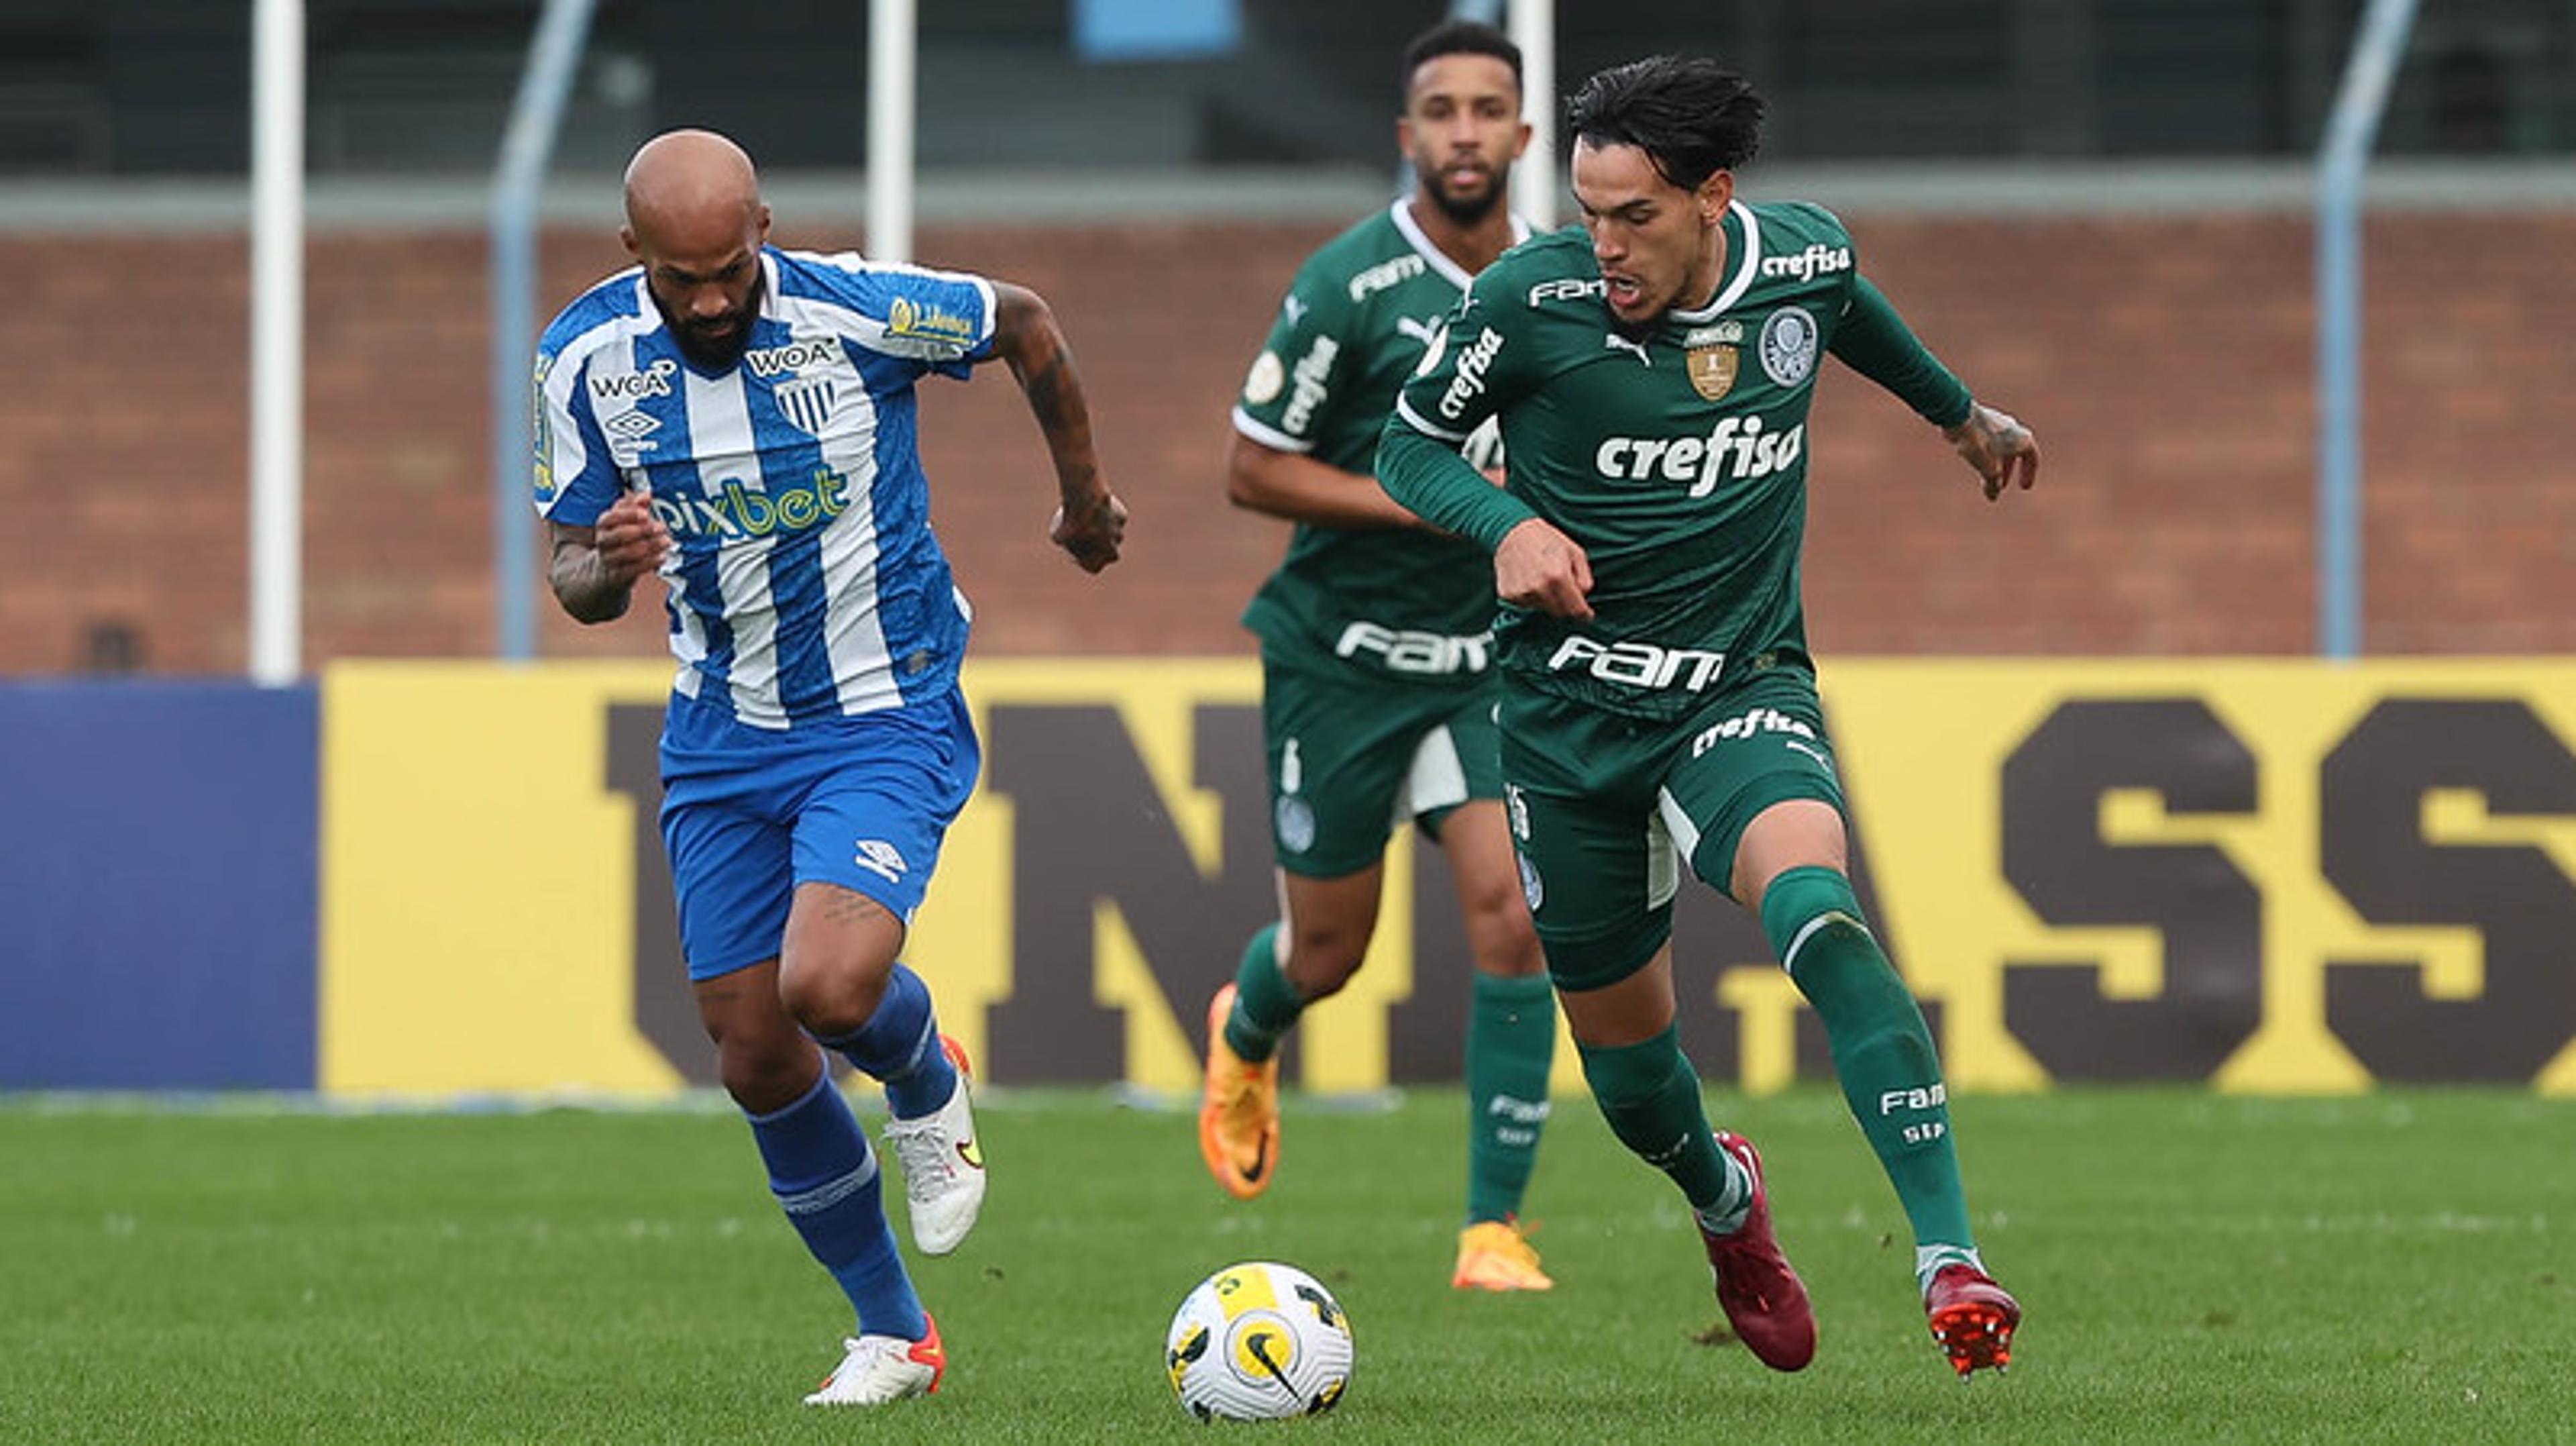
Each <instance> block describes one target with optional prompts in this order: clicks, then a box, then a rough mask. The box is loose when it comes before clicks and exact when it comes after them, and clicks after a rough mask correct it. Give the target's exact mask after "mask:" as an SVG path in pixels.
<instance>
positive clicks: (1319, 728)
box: [1261, 657, 1503, 879]
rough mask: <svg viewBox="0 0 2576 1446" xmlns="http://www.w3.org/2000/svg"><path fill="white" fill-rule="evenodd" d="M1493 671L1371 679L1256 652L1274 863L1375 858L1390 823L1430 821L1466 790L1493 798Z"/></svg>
mask: <svg viewBox="0 0 2576 1446" xmlns="http://www.w3.org/2000/svg"><path fill="white" fill-rule="evenodd" d="M1496 697H1497V689H1496V687H1495V686H1494V681H1493V676H1492V675H1491V674H1487V675H1485V677H1484V678H1483V679H1482V680H1480V681H1479V682H1478V683H1477V684H1475V685H1474V686H1470V687H1467V688H1427V687H1419V686H1415V685H1413V684H1409V683H1382V682H1375V681H1372V680H1369V679H1366V678H1360V677H1354V676H1352V675H1350V674H1347V673H1332V672H1324V671H1321V670H1318V669H1315V668H1311V667H1298V666H1294V665H1290V664H1285V663H1281V662H1279V661H1277V660H1275V659H1272V658H1268V657H1264V658H1263V659H1262V664H1261V725H1262V733H1263V736H1264V739H1265V741H1266V743H1267V744H1268V748H1269V754H1270V843H1271V849H1272V851H1273V856H1274V857H1276V858H1277V859H1278V861H1279V867H1281V868H1282V869H1285V870H1287V871H1288V872H1289V873H1292V874H1299V875H1303V876H1305V877H1308V878H1321V879H1330V878H1339V877H1341V876H1342V875H1344V874H1352V873H1357V872H1359V871H1360V870H1362V869H1364V868H1367V867H1368V866H1370V865H1371V864H1374V863H1376V862H1378V861H1379V860H1380V859H1381V858H1382V857H1384V855H1385V853H1386V841H1387V836H1388V834H1389V833H1391V832H1392V831H1393V829H1394V827H1395V825H1396V824H1397V823H1398V822H1400V821H1402V820H1405V819H1411V820H1413V821H1414V822H1416V823H1418V824H1420V825H1421V826H1422V827H1423V828H1425V829H1426V830H1430V829H1437V828H1438V827H1439V824H1440V820H1441V819H1442V818H1444V817H1446V816H1447V814H1448V812H1449V810H1451V809H1453V808H1456V807H1457V806H1458V805H1459V804H1462V803H1465V802H1466V801H1467V800H1469V799H1471V798H1495V799H1498V798H1501V797H1502V796H1503V779H1502V771H1501V768H1500V765H1499V764H1498V762H1497V760H1496V758H1495V753H1494V750H1495V740H1494V701H1495V698H1496Z"/></svg>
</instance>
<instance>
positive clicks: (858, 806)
mask: <svg viewBox="0 0 2576 1446" xmlns="http://www.w3.org/2000/svg"><path fill="white" fill-rule="evenodd" d="M982 767H983V753H982V750H981V749H980V748H979V747H978V746H977V744H976V741H975V720H974V718H973V716H972V715H971V714H969V713H968V712H967V710H966V700H965V698H964V697H963V696H961V695H960V694H959V693H957V692H956V691H955V690H953V689H952V690H950V691H949V693H948V694H947V695H946V696H945V697H943V698H934V699H931V700H928V701H926V702H921V703H913V704H908V705H906V706H904V707H901V708H889V709H887V710H885V711H883V712H879V713H864V714H861V715H859V716H857V717H855V718H841V719H834V720H831V721H828V722H823V723H815V724H799V725H797V727H796V729H795V730H794V731H793V732H789V733H774V732H770V731H767V730H765V729H759V728H749V727H745V726H744V725H742V724H740V723H737V722H735V721H734V720H733V718H732V717H731V716H730V715H729V714H727V713H725V712H724V711H723V710H721V709H717V708H710V707H706V706H704V705H702V704H700V703H698V702H697V701H696V700H694V699H690V698H683V697H674V698H673V699H672V700H671V708H670V712H669V714H668V715H667V716H666V717H665V719H664V721H663V725H662V814H661V822H662V846H663V849H664V850H665V851H666V852H667V853H668V854H669V855H670V859H671V883H672V886H673V891H674V893H675V894H676V895H677V896H678V899H679V908H680V947H681V949H682V951H683V952H684V953H685V954H686V955H687V957H688V961H689V978H690V979H691V980H692V981H697V980H706V979H713V978H715V977H717V976H718V975H721V974H730V973H732V972H734V971H735V970H737V969H747V968H749V967H750V966H752V965H754V964H758V963H761V962H763V961H764V960H769V959H775V958H777V957H778V951H779V945H780V943H781V941H782V940H784V939H785V938H786V935H787V908H788V905H789V903H790V902H791V901H792V900H793V899H794V897H795V892H796V886H797V885H798V884H803V883H825V884H838V885H840V886H841V887H842V888H845V889H851V890H855V891H856V892H858V893H861V894H865V895H866V896H867V897H869V898H871V899H874V900H876V901H877V902H878V903H880V904H883V905H884V906H885V907H886V909H887V910H888V911H889V912H891V913H892V914H893V915H894V916H895V917H896V918H898V919H901V920H902V921H903V922H904V923H905V924H906V925H907V926H909V925H910V924H911V923H912V915H913V911H914V910H916V909H918V908H920V907H921V896H922V894H923V892H924V891H926V890H927V889H928V888H929V887H930V871H931V869H932V868H933V866H935V865H936V864H937V863H938V861H939V844H940V840H941V839H942V838H943V837H945V836H946V834H947V832H948V825H949V824H950V823H952V822H954V821H955V820H956V818H957V811H958V810H959V809H961V808H963V807H965V806H966V796H967V795H968V794H970V793H972V792H974V789H975V776H976V774H977V773H978V772H979V771H980V770H981V768H982Z"/></svg>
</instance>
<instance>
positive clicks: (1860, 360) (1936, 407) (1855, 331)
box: [1833, 274, 1968, 427]
mask: <svg viewBox="0 0 2576 1446" xmlns="http://www.w3.org/2000/svg"><path fill="white" fill-rule="evenodd" d="M1833 338H1834V340H1833V353H1834V355H1835V356H1836V357H1838V358H1840V359H1841V361H1842V363H1843V365H1845V366H1847V367H1850V368H1851V369H1852V370H1853V371H1856V372H1858V373H1860V374H1861V375H1862V376H1865V377H1867V378H1869V379H1870V380H1871V381H1874V382H1876V383H1878V384H1879V385H1880V386H1882V387H1884V388H1886V389H1887V390H1888V391H1890V392H1892V393H1894V394H1895V395H1896V398H1897V400H1899V401H1901V402H1903V403H1905V405H1907V406H1909V407H1912V408H1913V409H1914V412H1915V415H1917V416H1919V417H1921V418H1922V419H1923V420H1925V421H1927V422H1930V423H1931V424H1932V425H1934V426H1936V427H1955V426H1957V425H1959V424H1960V423H1961V422H1964V421H1966V420H1967V419H1968V388H1967V386H1966V384H1965V383H1963V382H1961V381H1960V380H1959V379H1958V378H1957V377H1956V376H1953V375H1952V374H1951V372H1950V369H1949V368H1948V367H1945V366H1943V365H1941V359H1940V358H1939V357H1936V356H1934V355H1933V354H1932V351H1931V348H1929V347H1927V346H1925V345H1924V344H1923V343H1922V342H1921V341H1920V340H1918V339H1916V337H1915V335H1914V330H1913V328H1911V327H1909V326H1907V325H1906V324H1905V318H1904V317H1901V316H1899V315H1897V314H1896V308H1895V307H1894V306H1892V305H1890V304H1889V302H1888V300H1887V297H1886V296H1885V295H1883V294H1881V293H1880V291H1879V289H1878V288H1877V287H1875V286H1872V285H1871V284H1870V282H1869V278H1868V277H1865V276H1861V275H1858V274H1854V275H1853V277H1852V280H1851V294H1850V296H1849V297H1848V298H1847V299H1846V300H1845V301H1844V303H1843V314H1842V318H1841V324H1840V325H1838V326H1836V327H1835V328H1834V331H1833Z"/></svg>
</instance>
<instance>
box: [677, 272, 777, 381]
mask: <svg viewBox="0 0 2576 1446" xmlns="http://www.w3.org/2000/svg"><path fill="white" fill-rule="evenodd" d="M763 284H764V285H765V284H766V282H765V281H764V283H763ZM760 294H761V288H760V287H759V286H754V287H753V288H752V290H751V295H749V296H747V297H744V298H743V302H742V305H741V307H740V308H738V309H736V310H733V311H728V312H726V313H725V314H724V315H722V316H720V317H716V318H715V319H714V320H713V321H711V322H710V321H696V320H691V319H689V318H687V317H678V316H673V315H672V314H671V308H669V307H667V306H664V305H663V304H662V298H660V297H658V296H656V297H654V298H653V309H654V310H656V311H659V312H661V313H662V325H663V326H664V327H666V328H668V329H669V330H670V333H671V341H672V342H673V344H675V345H677V346H678V347H679V348H680V355H682V356H684V357H687V358H688V359H689V360H690V361H692V362H694V363H696V364H697V365H698V366H699V367H701V368H703V369H704V370H707V371H722V370H724V369H725V368H727V367H730V366H732V365H733V364H734V363H736V362H739V361H741V360H742V354H743V353H744V352H746V351H749V350H750V349H751V328H752V323H753V322H754V321H757V320H758V319H759V317H760ZM726 328H731V329H730V330H727V329H726Z"/></svg>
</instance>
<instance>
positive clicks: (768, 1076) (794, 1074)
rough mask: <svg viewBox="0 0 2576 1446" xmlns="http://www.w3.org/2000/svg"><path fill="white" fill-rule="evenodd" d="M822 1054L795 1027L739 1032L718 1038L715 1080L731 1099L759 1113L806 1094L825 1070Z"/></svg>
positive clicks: (786, 1103) (781, 1105)
mask: <svg viewBox="0 0 2576 1446" xmlns="http://www.w3.org/2000/svg"><path fill="white" fill-rule="evenodd" d="M822 1069H823V1056H822V1053H821V1051H819V1050H817V1049H816V1048H815V1047H814V1043H813V1041H811V1040H809V1039H807V1038H806V1037H805V1036H804V1035H803V1034H802V1033H800V1032H798V1031H796V1030H794V1029H779V1030H765V1031H759V1032H748V1031H738V1032H735V1033H732V1034H728V1035H726V1036H724V1037H721V1038H719V1039H717V1041H716V1079H717V1082H718V1083H720V1084H722V1085H723V1086H724V1091H725V1093H726V1094H728V1095H730V1096H732V1097H733V1102H734V1103H735V1104H737V1105H740V1106H741V1107H742V1108H743V1109H745V1110H748V1111H750V1112H751V1113H753V1114H756V1115H766V1114H772V1113H775V1112H777V1111H779V1110H783V1109H785V1108H787V1107H788V1106H789V1105H792V1104H794V1103H796V1101H798V1100H799V1099H802V1098H803V1097H804V1095H805V1092H806V1091H807V1090H810V1089H812V1088H813V1087H814V1081H815V1079H816V1078H817V1076H819V1075H820V1074H821V1072H822Z"/></svg>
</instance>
